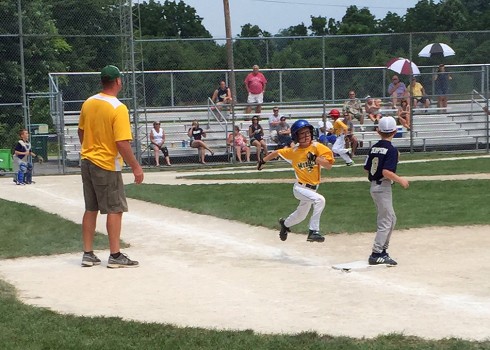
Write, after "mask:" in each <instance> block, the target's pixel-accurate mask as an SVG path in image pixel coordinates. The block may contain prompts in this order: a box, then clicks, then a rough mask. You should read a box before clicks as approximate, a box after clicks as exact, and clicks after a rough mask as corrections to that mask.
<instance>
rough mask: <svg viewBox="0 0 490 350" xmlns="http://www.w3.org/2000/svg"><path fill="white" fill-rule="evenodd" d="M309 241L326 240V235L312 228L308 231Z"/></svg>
mask: <svg viewBox="0 0 490 350" xmlns="http://www.w3.org/2000/svg"><path fill="white" fill-rule="evenodd" d="M306 240H307V241H308V242H325V237H323V236H322V235H321V234H320V232H318V231H313V230H310V233H308V238H306Z"/></svg>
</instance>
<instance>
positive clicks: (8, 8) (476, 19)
mask: <svg viewBox="0 0 490 350" xmlns="http://www.w3.org/2000/svg"><path fill="white" fill-rule="evenodd" d="M120 3H121V1H119V0H84V1H79V0H29V1H26V0H23V1H21V5H22V16H21V17H22V31H23V36H22V42H23V45H22V48H21V47H20V45H21V44H20V40H19V31H20V26H19V21H18V19H19V16H18V13H17V12H18V3H17V1H2V2H0V55H1V56H0V57H1V60H0V144H5V143H8V142H10V141H11V140H10V139H11V138H12V135H11V134H10V133H9V130H11V129H13V128H14V129H15V126H16V125H22V123H23V119H22V110H21V109H20V108H18V107H9V106H6V104H10V103H20V102H21V101H22V89H21V86H22V84H21V83H22V69H21V64H20V52H21V49H22V50H23V52H24V61H25V72H24V74H25V85H26V91H27V92H39V91H47V90H48V86H49V84H48V73H49V72H64V71H67V72H85V71H99V70H100V69H101V67H103V66H104V65H105V64H107V63H109V62H110V63H115V64H118V63H119V62H122V61H123V54H124V52H123V50H121V47H122V42H123V41H124V40H125V39H126V38H124V37H122V36H121V30H120V28H121V22H120V15H121V10H124V9H121V8H120ZM132 13H133V23H134V30H135V32H134V33H135V38H136V39H139V38H142V39H165V40H166V41H143V42H142V43H141V48H142V50H143V66H144V68H145V70H162V69H165V70H189V69H226V68H227V60H226V49H225V45H224V44H225V43H224V42H217V41H215V40H212V37H211V35H210V33H209V31H208V30H207V29H206V28H205V27H204V25H203V24H202V17H200V16H199V14H198V13H197V12H196V10H195V9H194V8H193V7H191V6H189V5H187V4H186V3H185V0H181V1H170V0H165V1H164V2H158V1H155V0H149V1H143V2H141V3H138V4H134V5H133V9H132ZM310 19H311V23H307V24H305V23H299V24H295V25H292V26H290V27H289V28H286V29H284V30H281V31H280V32H278V33H275V34H272V33H268V32H267V31H264V30H262V29H261V28H260V27H259V26H257V25H255V24H253V23H246V24H244V25H243V26H242V27H241V32H240V34H239V35H238V37H237V40H236V41H235V44H234V57H235V60H234V61H235V68H237V69H239V68H244V69H245V68H250V67H251V66H252V65H253V64H259V65H260V66H261V67H263V68H294V67H321V66H322V64H323V62H322V60H323V54H322V52H323V49H324V52H325V64H326V66H327V67H344V66H374V65H383V64H384V63H386V61H387V60H388V59H389V58H391V57H393V56H398V55H399V56H404V55H405V56H406V54H407V52H408V51H409V50H410V45H412V44H413V43H410V40H409V36H408V35H403V34H402V33H414V32H420V33H421V34H420V35H417V41H418V43H417V45H419V46H421V45H423V44H425V43H429V42H434V41H440V42H450V43H451V46H452V47H453V48H454V49H455V50H456V51H457V52H458V56H457V62H458V63H484V62H487V60H488V53H489V52H490V40H488V39H489V35H488V32H487V33H486V34H483V35H470V34H468V35H466V34H465V33H457V34H454V33H451V32H453V31H485V30H488V29H489V28H488V23H490V2H489V1H488V0H464V1H462V0H442V1H439V2H437V3H436V2H434V1H433V0H420V1H419V2H418V3H417V4H416V5H415V6H414V7H413V8H409V9H408V10H407V12H406V14H405V15H404V16H399V15H398V14H396V13H392V12H388V13H387V14H386V16H385V17H384V18H382V19H376V18H375V16H374V15H372V14H371V12H370V10H369V8H358V7H356V6H350V7H348V8H347V9H346V13H345V15H344V16H343V17H342V19H341V20H340V21H337V20H335V19H333V18H328V17H327V16H311V18H310ZM422 32H423V34H422ZM435 32H437V34H431V33H435ZM388 33H391V34H392V35H390V36H383V35H380V36H362V37H354V36H352V35H356V34H388ZM307 37H312V38H307ZM313 37H325V39H324V40H325V43H324V44H323V43H322V38H313ZM189 38H208V39H209V40H199V41H185V40H170V39H189ZM245 38H257V40H245ZM482 38H483V39H482ZM260 39H263V40H260ZM322 45H324V48H323V47H322ZM424 63H427V64H432V63H435V62H431V61H430V60H427V61H425V62H424ZM448 63H451V61H448ZM216 80H218V78H217V79H216ZM60 84H61V86H63V82H60ZM202 84H211V85H214V84H217V81H215V82H202ZM304 84H306V82H305V83H304ZM196 85H199V84H196ZM64 88H65V89H66V94H70V93H73V94H76V93H79V92H80V88H81V87H80V86H77V88H76V90H77V91H74V89H71V90H70V87H69V86H64ZM97 88H98V86H97V81H94V86H84V87H83V88H82V89H83V91H85V90H87V96H88V93H89V91H93V90H94V89H97ZM195 88H196V89H197V88H198V86H196V87H195ZM64 93H65V91H64ZM150 95H151V94H150ZM154 98H155V99H159V98H160V99H161V98H162V97H161V96H159V95H158V93H156V96H155V97H154ZM1 104H4V106H1ZM31 108H32V109H33V111H32V113H31V114H32V116H33V120H32V123H48V124H49V125H51V124H52V123H51V121H50V116H49V106H48V105H47V102H46V101H42V100H40V101H33V104H32V106H31Z"/></svg>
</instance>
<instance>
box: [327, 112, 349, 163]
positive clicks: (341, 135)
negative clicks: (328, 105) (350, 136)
mask: <svg viewBox="0 0 490 350" xmlns="http://www.w3.org/2000/svg"><path fill="white" fill-rule="evenodd" d="M329 115H330V116H331V117H332V119H333V120H334V122H333V132H334V134H335V136H337V139H336V140H335V143H334V144H333V146H332V151H333V152H334V153H337V154H338V155H339V156H340V157H341V158H342V159H343V160H345V164H346V165H347V166H351V165H354V162H353V161H352V159H351V157H350V156H349V150H348V149H347V148H345V136H346V135H347V133H348V131H349V128H348V127H347V125H346V124H345V123H344V122H342V121H341V120H340V119H339V117H340V112H339V110H338V109H332V110H331V111H330V113H329Z"/></svg>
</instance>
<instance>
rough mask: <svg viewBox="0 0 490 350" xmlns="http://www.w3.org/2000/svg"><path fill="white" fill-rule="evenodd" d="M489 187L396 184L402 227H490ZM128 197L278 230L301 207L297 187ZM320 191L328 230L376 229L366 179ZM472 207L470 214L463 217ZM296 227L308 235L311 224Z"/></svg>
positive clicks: (152, 191) (477, 183)
mask: <svg viewBox="0 0 490 350" xmlns="http://www.w3.org/2000/svg"><path fill="white" fill-rule="evenodd" d="M489 186H490V180H471V181H414V182H412V183H411V185H410V188H409V189H408V190H404V189H402V188H401V187H400V186H399V185H394V186H393V198H394V200H393V202H394V206H395V210H396V213H397V217H398V223H397V228H399V229H404V228H411V227H424V226H441V225H444V226H451V225H470V224H489V223H490V216H489V215H488V209H487V208H488V198H487V197H486V196H482V189H485V188H488V187H489ZM126 193H127V195H128V196H129V197H132V198H136V199H141V200H144V201H148V202H153V203H156V204H161V205H165V206H169V207H174V208H179V209H184V210H188V211H192V212H195V213H199V214H207V215H212V216H216V217H220V218H223V219H230V220H237V221H242V222H246V223H248V224H251V225H259V226H265V227H269V228H275V229H277V228H278V224H277V219H278V218H279V217H285V216H287V215H288V214H289V213H291V212H292V211H293V210H294V209H295V208H296V206H297V204H298V201H297V200H296V199H295V198H294V197H293V194H292V184H240V185H238V184H222V185H205V186H204V185H180V186H169V185H154V184H143V185H128V186H127V187H126ZM319 193H321V194H322V195H324V196H325V199H326V207H325V210H324V212H323V215H322V219H321V228H322V230H323V231H324V232H326V233H341V232H349V233H354V232H366V231H375V229H376V226H375V225H376V213H375V207H374V204H373V201H372V199H371V196H370V194H369V183H368V182H367V181H366V182H353V183H348V182H335V183H325V184H322V185H321V186H320V188H319ZM421 203H423V205H421ZM264 205H265V206H267V210H263V208H264ZM427 208H431V209H430V210H427ZM468 208H471V215H464V213H467V211H468ZM292 229H293V231H294V232H303V233H306V232H307V230H308V227H307V221H305V222H303V223H302V224H299V225H298V226H295V227H293V228H292Z"/></svg>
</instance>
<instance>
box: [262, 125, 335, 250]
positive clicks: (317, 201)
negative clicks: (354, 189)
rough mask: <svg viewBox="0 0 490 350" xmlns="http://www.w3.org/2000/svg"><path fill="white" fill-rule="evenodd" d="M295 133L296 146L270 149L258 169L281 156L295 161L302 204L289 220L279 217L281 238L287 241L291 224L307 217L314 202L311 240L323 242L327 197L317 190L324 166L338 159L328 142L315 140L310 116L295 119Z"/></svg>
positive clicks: (296, 187) (296, 186)
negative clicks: (321, 227)
mask: <svg viewBox="0 0 490 350" xmlns="http://www.w3.org/2000/svg"><path fill="white" fill-rule="evenodd" d="M291 136H292V138H293V141H294V142H295V143H296V145H295V146H294V147H292V148H289V147H288V148H282V149H279V150H276V151H273V152H271V153H269V154H268V155H267V156H265V157H264V158H263V159H262V160H259V162H258V165H257V169H258V170H262V167H263V165H264V164H265V163H266V162H267V161H269V160H271V159H274V158H277V157H278V156H280V157H282V158H283V159H285V160H286V161H287V162H288V163H290V164H291V165H292V167H293V169H294V173H295V175H296V180H297V181H296V183H295V184H294V186H293V194H294V197H296V199H298V200H299V205H298V207H297V208H296V210H295V211H294V212H293V213H292V214H291V215H289V216H288V217H287V218H286V219H285V220H284V219H282V218H281V219H279V224H280V225H281V230H280V233H279V238H280V239H281V240H282V241H285V240H286V239H287V238H288V232H290V227H291V226H294V225H296V224H299V223H300V222H301V221H303V220H304V219H306V216H307V215H308V213H309V211H310V208H311V206H312V205H313V214H312V215H311V218H310V223H309V229H310V230H309V234H308V238H307V241H309V242H323V241H325V237H323V236H322V235H321V234H320V217H321V215H322V212H323V208H325V198H324V197H323V196H322V195H321V194H318V193H317V190H318V186H319V185H320V180H321V167H324V168H326V169H331V168H332V165H333V163H334V162H335V160H334V158H333V153H332V151H331V150H330V148H328V147H327V146H325V145H323V144H321V143H319V142H316V141H313V126H312V125H310V123H308V121H306V120H302V119H300V120H297V121H296V122H294V124H293V125H292V126H291Z"/></svg>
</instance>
